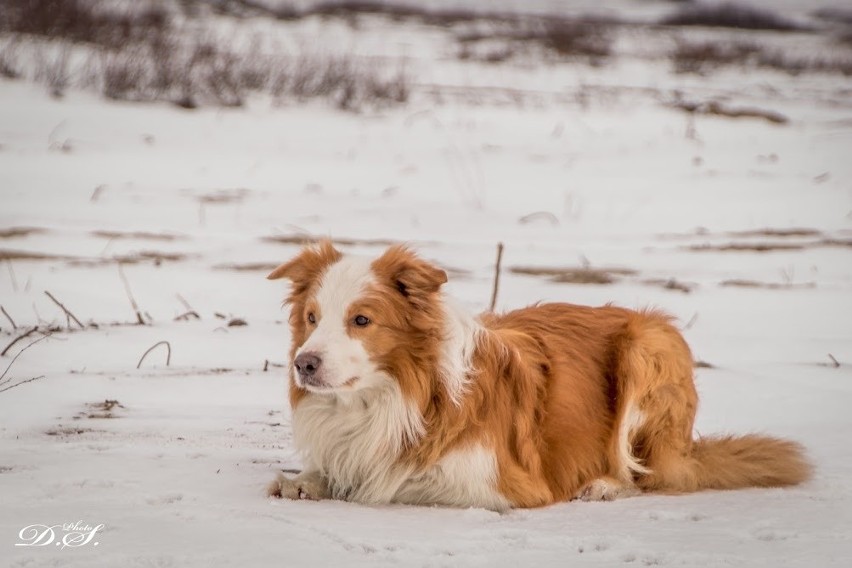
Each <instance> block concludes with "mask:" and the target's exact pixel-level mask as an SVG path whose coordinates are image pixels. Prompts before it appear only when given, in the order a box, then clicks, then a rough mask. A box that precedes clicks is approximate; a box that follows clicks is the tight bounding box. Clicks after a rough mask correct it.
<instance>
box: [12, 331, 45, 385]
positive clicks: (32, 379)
mask: <svg viewBox="0 0 852 568" xmlns="http://www.w3.org/2000/svg"><path fill="white" fill-rule="evenodd" d="M37 329H38V328H37V327H34V328H33V329H31V330H30V331H28V332H27V333H25V334H24V335H21V336H20V337H18V338H17V339H15V341H13V342H12V343H10V344H9V346H8V347H6V349H5V350H4V351H3V353H4V354H5V353H6V351H8V350H9V347H11V346H12V345H14V344H15V342H17V341H19V340H20V339H23V338H24V337H26V336H28V335H29V334H31V333H32V332H34V331H36V330H37ZM48 337H50V334H49V333H45V334H44V335H43V336H42V337H39V338H38V339H36V340H35V341H31V342H29V343H28V344H27V346H26V347H24V348H23V349H21V350H20V351H18V353H17V354H16V355H15V356H14V357H13V358H12V360H11V361H9V364H8V365H6V369H5V370H4V371H3V374H2V375H0V386H3V388H2V389H0V392H5V391H7V390H9V389H12V388H15V387H19V386H21V385H23V384H26V383H30V382H32V381H36V380H38V379H43V378H44V375H40V376H38V377H32V378H29V379H26V380H23V381H20V382H17V383H14V384H11V385H10V384H9V383H10V382H11V381H12V377H9V378H6V375H7V374H8V373H9V369H11V368H12V365H14V364H15V361H17V360H18V357H20V356H21V354H22V353H23V352H24V351H26V350H27V349H29V348H30V347H32V346H33V345H35V344H36V343H38V342H40V341H44V340H45V339H47V338H48ZM4 385H5V386H4Z"/></svg>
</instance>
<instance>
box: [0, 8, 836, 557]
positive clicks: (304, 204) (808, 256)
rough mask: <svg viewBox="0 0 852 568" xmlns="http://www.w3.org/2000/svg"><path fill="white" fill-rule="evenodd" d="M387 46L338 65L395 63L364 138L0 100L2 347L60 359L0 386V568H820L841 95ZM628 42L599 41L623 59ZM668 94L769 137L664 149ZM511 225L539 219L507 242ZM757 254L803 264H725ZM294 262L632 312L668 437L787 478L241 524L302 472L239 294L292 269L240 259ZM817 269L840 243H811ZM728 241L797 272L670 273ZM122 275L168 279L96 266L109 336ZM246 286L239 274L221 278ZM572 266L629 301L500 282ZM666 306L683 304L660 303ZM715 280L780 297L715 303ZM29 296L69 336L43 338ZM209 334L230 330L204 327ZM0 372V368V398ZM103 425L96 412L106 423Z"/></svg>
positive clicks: (281, 350)
mask: <svg viewBox="0 0 852 568" xmlns="http://www.w3.org/2000/svg"><path fill="white" fill-rule="evenodd" d="M590 4H591V3H590ZM598 4H599V3H598ZM787 4H790V5H791V6H792V4H793V3H792V2H788V3H787ZM820 5H822V4H820ZM791 9H792V8H791ZM649 10H650V8H649ZM246 25H254V24H252V22H248V23H247V24H246ZM265 25H268V26H273V24H265ZM276 25H278V24H276ZM280 25H288V26H291V25H296V24H280ZM305 25H308V26H311V27H310V28H306V29H305V30H303V32H305V33H307V31H308V29H310V30H314V31H315V30H316V29H317V28H319V29H322V26H323V25H324V24H322V22H317V21H312V22H310V23H308V24H305ZM327 25H329V26H336V25H338V24H334V23H333V22H330V23H328V24H327ZM387 27H388V26H387V22H383V21H382V20H380V19H375V20H367V21H365V23H364V25H363V26H362V27H359V28H357V29H354V30H349V31H348V32H347V33H349V34H351V37H350V38H349V39H347V41H351V42H353V44H352V46H351V47H352V49H354V50H363V51H364V52H370V51H371V50H376V49H379V48H380V46H381V42H380V41H379V40H378V39H377V35H376V34H382V33H384V32H387V33H389V34H393V37H395V38H402V39H400V40H399V42H402V43H399V42H398V43H393V42H392V45H394V46H396V47H393V48H392V49H399V50H400V51H401V52H405V53H407V54H408V56H409V57H410V58H411V60H410V61H409V65H410V66H411V69H412V71H414V72H416V73H417V77H418V83H419V85H418V88H417V89H415V92H414V95H413V99H412V101H411V102H410V104H408V105H407V106H403V107H399V108H390V109H385V110H382V111H376V112H363V113H358V114H355V113H343V112H340V111H337V110H335V109H332V108H329V107H328V106H327V105H324V104H323V103H318V102H308V103H304V104H291V105H285V106H276V105H273V104H271V103H270V102H269V101H267V100H265V99H263V98H257V99H255V100H251V101H250V102H249V104H248V105H247V106H246V107H244V108H241V109H215V108H201V109H198V110H195V111H185V110H181V109H177V108H175V107H173V106H170V105H167V104H132V103H118V102H106V101H104V100H103V99H101V98H99V97H97V96H96V95H94V94H92V93H88V92H83V91H70V92H68V93H67V94H66V95H65V97H64V98H62V99H60V100H56V99H52V98H50V97H49V96H48V95H47V94H46V93H45V89H44V87H43V86H38V85H34V84H31V83H26V82H15V81H9V80H2V81H0V102H2V104H0V229H8V228H11V227H35V228H41V229H44V231H43V232H40V233H33V234H30V235H28V236H19V237H10V238H0V251H17V252H22V251H24V252H31V253H43V254H49V255H57V256H61V257H63V258H55V259H47V260H26V259H15V260H11V261H3V262H2V263H0V264H2V266H0V305H2V306H3V307H4V308H5V310H6V311H7V312H8V313H9V315H10V316H11V317H12V318H13V319H14V320H15V323H16V324H17V326H18V329H17V330H12V328H11V325H10V324H9V322H8V321H7V320H6V318H5V317H3V316H0V348H3V347H5V346H6V345H7V344H8V343H9V342H11V341H12V340H13V339H14V338H15V337H16V336H17V335H19V334H20V333H22V332H23V331H24V330H25V329H26V328H27V327H30V326H34V325H37V324H43V325H46V324H52V325H57V326H60V327H61V328H62V330H61V331H57V332H55V333H54V334H53V335H52V336H51V337H50V338H49V339H47V340H44V341H42V342H40V343H38V344H36V345H34V346H33V347H32V348H30V349H28V350H27V351H25V352H23V353H21V354H20V356H19V358H18V359H17V360H16V361H15V363H14V365H13V366H12V367H11V369H10V371H9V374H8V375H7V378H12V379H13V382H17V381H18V380H24V379H27V378H30V377H37V376H40V375H44V378H43V379H40V380H37V381H33V382H30V383H27V384H24V385H22V386H20V387H17V388H13V389H11V390H8V391H5V392H0V543H2V544H0V549H1V550H0V558H2V559H3V562H5V563H6V564H7V565H9V566H16V567H25V566H27V567H29V566H93V565H98V566H101V565H102V566H130V567H133V566H140V567H142V566H145V567H148V566H205V567H208V566H226V565H233V564H236V563H239V564H241V565H245V566H263V565H271V564H273V563H274V564H276V565H283V566H324V565H346V566H368V565H369V566H374V565H379V566H381V565H388V566H390V565H405V566H517V565H519V564H521V563H523V564H524V565H542V566H565V565H581V566H613V565H622V564H623V565H628V566H630V565H632V566H649V565H691V566H749V567H751V566H767V567H773V568H776V567H800V566H801V567H804V566H822V567H831V566H838V567H840V566H843V567H845V566H848V565H849V564H850V562H852V481H850V480H852V447H850V444H849V441H848V432H849V430H850V427H852V414H850V412H849V408H850V407H852V380H850V379H852V364H850V363H852V319H850V317H849V316H850V314H852V262H850V260H852V249H850V246H849V245H848V242H849V240H850V238H852V186H850V180H852V161H850V160H849V156H850V155H852V128H850V123H849V119H848V116H849V113H850V111H851V110H852V105H850V103H849V100H848V92H849V89H850V87H852V82H850V79H849V78H848V77H843V76H841V75H804V76H799V77H790V76H787V75H783V74H779V73H775V72H770V71H758V72H750V73H748V74H743V73H741V72H734V71H725V70H720V71H719V72H717V73H713V74H712V75H709V76H707V77H693V76H677V75H672V74H671V73H670V69H669V66H668V65H667V64H665V63H664V62H660V61H657V60H654V59H648V58H644V57H634V58H631V57H629V56H622V57H619V58H618V59H617V60H616V61H614V62H613V63H611V64H608V65H606V66H604V67H601V68H592V67H588V66H584V65H580V64H546V65H541V66H529V65H514V64H509V65H504V66H489V65H486V64H477V63H465V64H463V63H461V62H458V61H455V60H453V59H452V58H450V57H448V56H447V52H446V47H445V46H442V45H441V39H440V38H441V37H442V36H441V34H440V33H438V32H436V31H435V30H431V29H427V28H423V27H422V26H418V25H414V24H411V25H410V28H406V27H405V26H401V27H398V28H393V29H390V30H388V29H387ZM311 33H313V31H312V32H311ZM642 33H645V32H637V34H638V36H637V37H633V38H631V37H627V38H625V39H623V40H620V41H624V42H626V49H628V50H629V49H630V45H631V43H630V42H634V43H636V44H639V43H643V41H644V40H643V39H642V37H643V36H642ZM780 41H785V40H783V39H782V40H780ZM789 41H796V42H806V43H807V41H810V42H811V43H810V44H809V45H810V48H811V49H817V50H818V49H820V45H821V44H820V43H819V41H821V40H819V39H818V38H813V39H812V40H806V39H802V37H800V36H796V37H792V38H791V39H790V40H789ZM403 43H404V44H405V45H403ZM406 45H407V46H408V47H406ZM406 50H407V51H406ZM432 89H439V90H441V92H442V93H443V97H442V99H441V100H442V101H443V102H441V103H436V102H435V98H434V97H432V96H431V95H430V94H429V93H430V92H431V91H430V90H432ZM504 89H514V90H515V91H517V93H520V95H519V97H516V98H514V99H513V98H512V97H511V96H509V95H506V94H505V93H506V92H508V91H504ZM675 91H679V92H680V93H681V94H682V95H683V96H684V98H685V99H688V100H692V99H696V100H706V99H710V98H712V97H717V98H722V99H723V100H725V101H726V102H727V103H730V104H731V105H732V106H751V107H755V106H757V107H761V108H768V109H772V110H775V111H777V112H781V113H783V114H785V115H786V116H787V117H789V119H790V123H789V124H787V125H775V124H770V123H768V122H766V121H762V120H759V119H737V120H735V119H730V118H724V117H714V116H697V117H695V118H694V123H693V125H692V126H693V129H694V135H693V136H688V135H687V134H688V131H689V128H688V126H689V124H688V121H689V118H688V117H687V115H686V114H685V113H683V112H682V111H680V110H677V109H674V108H672V107H671V106H669V105H668V104H666V103H667V102H670V101H671V100H672V97H673V93H674V92H675ZM517 93H516V94H517ZM542 212H544V213H546V214H545V215H541V214H540V213H542ZM530 214H539V215H538V216H535V215H533V217H532V220H530V221H529V222H526V223H522V222H520V219H521V218H522V217H525V216H527V215H530ZM548 214H549V215H548ZM766 228H773V229H785V228H806V229H813V230H815V231H818V232H819V234H818V235H817V236H791V237H777V236H766V235H757V236H743V235H737V234H734V232H738V231H756V230H757V231H759V230H762V229H766ZM95 231H115V232H119V233H122V234H123V235H120V236H118V237H105V236H100V235H97V234H94V232H95ZM134 232H144V233H148V234H149V235H148V236H147V237H146V236H145V235H141V236H140V235H136V236H134V235H132V234H131V233H134ZM303 234H310V235H332V236H334V237H338V238H346V239H354V240H356V241H358V240H361V239H382V240H403V241H408V242H411V243H412V244H413V246H415V247H416V248H417V249H418V250H419V251H420V252H421V253H422V255H423V256H424V257H426V258H428V259H431V260H434V261H436V262H439V263H440V264H442V265H443V266H445V267H447V268H448V269H450V272H451V276H450V282H449V284H448V289H449V290H450V291H451V293H452V294H453V295H454V296H456V297H457V298H459V300H460V301H461V303H462V304H463V305H465V306H466V307H468V308H470V309H472V310H482V309H484V308H485V307H486V306H487V303H488V300H489V299H490V292H491V280H492V278H493V263H494V255H495V245H496V243H497V242H498V241H502V242H504V243H505V245H506V251H505V256H504V258H503V266H504V271H503V274H502V278H501V282H500V293H499V299H498V309H510V308H514V307H519V306H523V305H526V304H530V303H532V302H535V301H539V300H546V301H571V302H575V303H582V304H592V305H600V304H603V303H606V302H614V303H616V304H619V305H623V306H627V307H636V308H638V307H644V306H648V305H654V306H659V307H662V308H664V309H665V310H667V311H669V312H671V313H672V314H673V315H675V316H676V317H677V318H678V319H679V321H680V323H681V325H682V327H683V328H684V333H685V335H686V338H687V340H688V341H689V342H690V344H691V345H692V347H693V350H694V352H695V355H696V358H697V359H700V360H702V361H705V362H708V363H710V364H712V365H713V368H699V369H697V370H696V374H697V385H698V389H699V392H700V395H701V397H702V398H701V400H702V402H701V408H700V410H699V413H698V420H697V424H696V431H697V432H698V433H720V432H731V433H736V432H741V433H745V432H752V431H759V432H766V433H770V434H774V435H779V436H785V437H790V438H794V439H796V440H799V441H801V442H802V443H803V444H804V445H805V446H806V447H807V449H808V452H809V454H810V455H811V457H812V458H813V460H814V462H815V464H816V467H817V469H816V474H815V477H814V479H813V480H812V481H810V482H809V483H807V484H805V485H803V486H801V487H795V488H790V489H772V490H745V491H736V492H705V493H700V494H694V495H686V496H642V497H638V498H631V499H626V500H623V501H618V502H614V503H579V502H573V503H564V504H558V505H554V506H551V507H547V508H544V509H540V510H518V511H511V512H509V513H506V514H502V515H501V514H497V513H493V512H489V511H483V510H455V509H441V508H422V507H406V506H386V507H365V506H361V505H355V504H349V503H342V502H286V501H277V500H270V499H267V498H266V497H265V494H264V488H265V486H266V484H267V483H268V482H269V481H270V480H271V479H272V478H273V477H274V474H275V472H276V471H278V470H280V469H298V468H299V467H300V461H299V457H298V455H296V453H295V451H294V449H293V446H292V443H291V434H290V424H289V420H290V413H289V408H288V407H287V404H286V398H285V387H286V385H285V376H284V369H283V368H282V367H280V366H277V365H284V364H286V352H287V347H288V344H289V332H288V327H287V325H286V320H287V312H286V309H282V308H281V299H282V297H283V295H284V290H283V288H282V285H281V283H280V282H268V281H266V280H265V279H264V276H265V274H266V267H271V266H274V265H275V264H277V263H279V262H282V261H284V260H286V259H288V258H290V257H291V256H292V255H293V254H295V253H296V251H297V250H298V245H296V244H292V243H283V244H282V243H277V242H272V241H270V240H268V239H267V237H275V236H279V237H280V236H287V237H289V236H297V235H303ZM152 235H153V236H152ZM157 236H160V238H154V237H157ZM822 239H834V240H835V241H841V242H845V243H847V244H846V245H845V246H844V245H842V244H841V245H837V244H834V245H831V244H826V243H823V244H815V243H816V242H817V241H820V240H822ZM743 242H752V243H774V244H779V243H782V244H783V243H788V244H789V243H793V244H801V245H802V248H800V249H794V250H774V251H769V252H752V251H719V250H705V251H695V250H690V249H689V247H690V246H701V245H707V244H711V245H725V244H730V243H743ZM341 248H344V249H346V250H348V251H352V252H358V253H364V254H377V253H378V252H379V251H380V250H381V247H380V246H375V245H371V244H369V243H368V242H364V241H362V242H356V243H355V244H352V245H347V246H343V247H341ZM142 251H155V252H158V253H176V254H179V255H182V256H181V257H180V259H179V260H168V259H164V260H162V262H161V263H160V264H159V265H155V264H154V263H153V262H152V261H140V262H127V263H125V264H124V266H123V272H124V274H125V276H126V278H127V281H128V284H129V286H130V288H131V291H132V294H133V296H134V298H135V300H136V302H137V303H138V305H139V308H140V310H141V311H142V312H143V313H144V314H147V315H148V316H149V317H150V320H151V325H146V326H137V325H128V323H132V322H134V321H135V320H136V316H135V313H134V310H133V309H132V307H131V305H130V302H129V300H128V297H127V293H126V292H125V288H124V284H123V282H122V279H121V276H120V274H119V271H118V268H117V266H116V263H115V262H114V261H113V260H112V259H113V258H114V257H116V256H122V255H128V256H129V257H131V258H132V257H133V256H134V255H137V254H138V253H140V252H142ZM252 263H259V264H260V265H261V266H260V267H259V268H256V269H248V270H239V271H238V270H233V269H229V268H228V266H229V265H247V264H252ZM585 264H588V265H589V266H591V267H592V268H606V267H620V268H628V269H633V270H635V271H637V273H636V274H634V275H626V276H622V277H619V279H618V280H617V281H616V282H615V283H613V284H611V285H599V286H595V285H580V284H559V283H555V282H552V281H550V280H548V279H546V278H543V277H536V276H526V275H521V274H515V273H512V272H511V270H510V269H511V268H512V267H516V266H549V267H554V266H556V267H561V266H571V267H578V266H583V265H585ZM672 278H674V279H676V280H677V281H678V282H684V283H690V284H692V285H694V288H693V290H692V292H691V293H688V294H686V293H683V292H680V291H677V290H670V289H666V288H664V287H663V286H661V285H660V284H659V282H662V283H665V282H666V281H668V280H669V279H672ZM732 279H740V280H751V281H755V282H758V283H763V284H776V285H779V287H777V288H766V287H758V288H747V287H732V286H722V285H721V284H722V282H724V281H726V280H732ZM649 281H658V283H656V284H655V283H649ZM44 291H49V292H51V293H52V294H53V295H54V296H55V297H56V298H57V299H58V300H59V301H61V302H62V303H63V304H64V305H65V306H66V307H67V308H68V309H69V310H71V311H72V312H73V313H74V314H75V315H76V316H77V317H78V318H80V319H81V320H82V321H83V323H86V324H87V323H88V322H95V323H97V324H98V325H99V327H98V328H97V329H94V328H87V329H86V330H82V331H81V330H76V329H74V325H73V323H72V324H71V329H70V330H69V329H66V328H67V326H66V323H67V322H66V318H65V316H64V315H63V314H62V312H61V311H60V310H59V308H58V307H57V306H56V305H55V304H54V303H53V302H52V301H51V300H50V299H49V298H48V297H47V296H46V295H45V294H44ZM178 294H179V295H180V296H181V297H182V298H183V299H185V300H186V302H188V304H189V305H190V306H191V308H192V310H194V311H196V312H197V313H198V314H199V315H200V316H201V319H200V320H194V319H190V320H187V321H184V320H177V321H176V320H174V318H175V317H177V316H180V315H181V314H183V313H185V312H187V311H188V309H187V308H186V306H184V305H183V303H182V301H181V300H180V299H178V297H177V295H178ZM216 313H218V314H220V315H221V316H223V317H219V316H217V315H215V314H216ZM148 316H146V318H147V317H148ZM233 318H242V319H244V320H245V321H246V322H247V323H248V325H247V326H228V325H227V324H228V322H229V321H230V320H231V319H233ZM112 324H121V325H112ZM33 337H35V336H33ZM159 341H168V342H169V344H170V347H171V351H172V352H171V361H170V365H168V366H166V365H165V349H164V348H163V347H158V348H156V349H155V350H153V351H152V352H151V353H150V354H149V355H148V356H147V357H146V358H145V360H144V362H143V363H142V365H141V368H140V369H136V366H137V362H138V361H139V359H140V357H141V356H142V354H143V353H144V352H145V350H146V349H148V348H149V347H151V346H152V345H154V344H155V343H157V342H159ZM28 342H29V340H28V339H25V340H23V341H21V342H20V343H18V344H16V346H15V347H13V348H12V349H11V350H10V352H9V354H8V355H7V356H5V357H3V358H0V371H2V369H5V367H6V365H8V364H9V363H10V361H11V358H12V357H13V356H14V355H15V354H17V353H18V352H19V351H20V348H21V347H23V346H25V345H26V344H27V343H28ZM829 354H830V355H831V357H833V358H834V359H836V360H837V361H838V362H840V364H841V365H840V366H839V367H836V368H835V367H834V364H833V362H832V359H831V358H830V357H829ZM265 361H268V362H269V363H271V364H272V365H271V366H269V367H268V370H267V371H264V370H263V369H264V363H265ZM0 388H2V386H0ZM106 400H115V401H118V403H119V404H120V406H119V405H115V406H113V407H112V408H111V409H109V410H106V409H105V408H103V403H104V401H106ZM99 404H100V405H101V407H98V405H99ZM105 414H110V415H111V416H112V417H111V418H105V417H102V416H104V415H105ZM77 521H82V522H83V523H88V524H89V525H92V526H95V525H97V524H101V523H102V524H104V528H103V529H102V530H101V531H100V532H98V533H97V535H96V538H94V541H93V542H92V543H89V544H87V545H85V546H80V547H76V548H73V547H67V548H62V547H56V546H54V545H51V546H47V547H29V548H28V547H16V546H14V544H15V543H16V542H18V533H19V531H21V530H22V529H23V528H24V527H26V526H28V525H32V524H44V525H55V524H62V523H75V522H77ZM94 542H97V543H98V544H97V546H94Z"/></svg>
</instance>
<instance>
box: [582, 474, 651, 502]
mask: <svg viewBox="0 0 852 568" xmlns="http://www.w3.org/2000/svg"><path fill="white" fill-rule="evenodd" d="M640 493H641V491H639V489H637V488H636V486H635V485H633V484H632V483H629V484H628V483H622V482H621V481H619V480H617V479H615V478H614V477H599V478H597V479H595V480H592V481H590V482H589V483H587V484H586V486H585V487H583V488H582V489H580V492H579V493H577V496H576V497H575V499H579V500H581V501H614V500H616V499H623V498H624V497H634V496H636V495H639V494H640Z"/></svg>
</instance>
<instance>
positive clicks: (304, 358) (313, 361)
mask: <svg viewBox="0 0 852 568" xmlns="http://www.w3.org/2000/svg"><path fill="white" fill-rule="evenodd" d="M294 364H295V365H296V371H298V372H299V375H300V376H302V377H312V376H314V374H316V372H317V370H318V369H319V368H320V365H322V359H320V358H319V356H317V354H316V353H302V354H301V355H299V356H298V357H296V360H295V361H294Z"/></svg>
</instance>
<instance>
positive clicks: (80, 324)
mask: <svg viewBox="0 0 852 568" xmlns="http://www.w3.org/2000/svg"><path fill="white" fill-rule="evenodd" d="M44 293H45V294H46V295H47V297H48V298H50V299H51V300H53V303H54V304H56V305H57V306H59V307H60V308H62V311H63V312H65V315H66V316H67V317H68V318H70V319H72V320H74V323H76V324H77V325H79V326H80V329H86V326H85V325H83V324H82V323H80V320H78V319H77V316H75V315H74V314H72V313H71V311H70V310H69V309H68V308H66V307H65V306H63V305H62V302H60V301H59V300H57V299H56V298H55V297H54V296H53V294H51V293H50V292H48V291H47V290H45V291H44ZM68 327H71V325H70V323H69V325H68Z"/></svg>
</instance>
